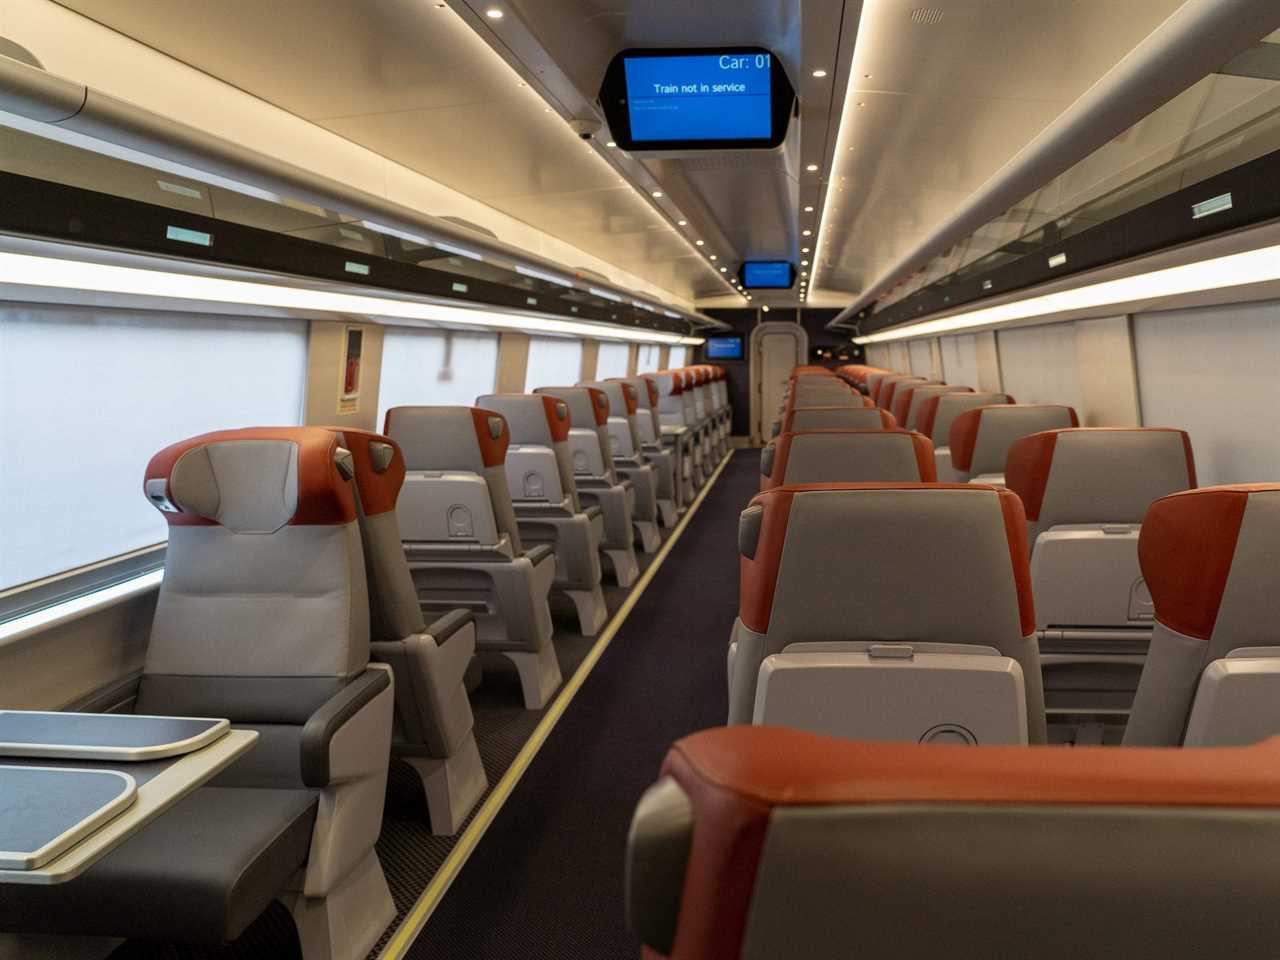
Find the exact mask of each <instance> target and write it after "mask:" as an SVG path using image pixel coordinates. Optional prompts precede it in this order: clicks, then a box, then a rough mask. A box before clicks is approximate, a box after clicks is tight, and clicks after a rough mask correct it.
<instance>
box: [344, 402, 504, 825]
mask: <svg viewBox="0 0 1280 960" xmlns="http://www.w3.org/2000/svg"><path fill="white" fill-rule="evenodd" d="M334 429H335V430H336V431H337V432H338V437H339V440H340V442H341V443H342V445H343V447H344V448H345V449H347V450H349V451H350V452H351V460H352V463H353V466H354V469H355V501H356V515H357V517H358V519H359V522H360V538H361V540H362V542H363V545H364V566H365V572H366V574H367V576H368V582H369V620H370V650H371V652H372V656H373V658H374V659H375V660H379V661H381V662H382V663H385V664H387V665H388V666H390V667H391V668H392V672H393V673H394V675H395V704H396V713H395V718H396V722H395V727H394V729H393V731H392V742H391V751H392V753H393V754H394V755H396V756H398V757H399V758H400V759H401V760H402V761H403V762H404V763H405V764H407V765H408V766H409V767H410V768H411V769H412V770H413V771H414V773H416V774H417V775H418V778H419V779H420V780H421V781H422V786H423V791H424V795H425V797H426V801H427V815H428V818H429V820H430V822H431V832H432V833H435V834H437V835H441V836H448V835H451V834H454V833H457V832H458V830H459V829H460V828H461V827H462V822H463V821H464V820H465V819H466V818H467V815H468V814H469V813H470V812H471V810H472V809H473V808H474V807H475V805H476V803H477V801H479V799H480V797H481V795H483V793H484V791H485V789H486V788H487V787H488V784H489V781H488V777H487V775H486V774H485V770H484V765H483V764H482V763H481V761H480V750H479V748H478V747H477V745H476V738H475V730H474V727H475V718H474V716H473V715H472V713H471V703H470V701H469V700H468V699H467V688H466V680H465V678H466V673H467V668H468V667H469V666H470V665H471V662H472V658H473V657H474V655H475V648H476V627H475V618H474V617H473V616H472V614H471V612H470V611H469V610H461V609H459V610H451V611H449V612H448V613H445V614H442V615H440V616H437V617H435V619H434V620H433V621H432V622H431V623H430V624H427V623H426V621H425V620H424V618H423V616H422V608H421V606H420V605H419V603H418V594H417V591H416V590H415V589H414V585H413V575H412V574H411V573H410V572H409V565H408V563H407V562H406V560H405V556H404V546H403V543H402V538H401V536H400V525H399V523H398V522H397V520H396V500H397V499H398V497H399V496H400V490H401V488H402V487H403V486H404V478H405V465H404V454H403V453H401V451H400V448H399V446H398V445H397V444H396V442H395V441H394V440H392V439H391V438H390V437H385V436H382V435H381V434H377V433H372V432H370V431H367V430H357V429H353V428H351V427H343V428H340V429H339V428H336V427H335V428H334Z"/></svg>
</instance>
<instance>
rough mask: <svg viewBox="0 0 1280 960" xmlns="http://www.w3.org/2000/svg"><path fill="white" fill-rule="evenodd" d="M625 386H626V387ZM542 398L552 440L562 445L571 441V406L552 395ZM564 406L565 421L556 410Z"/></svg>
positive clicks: (542, 395)
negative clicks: (563, 442)
mask: <svg viewBox="0 0 1280 960" xmlns="http://www.w3.org/2000/svg"><path fill="white" fill-rule="evenodd" d="M624 386H625V385H624ZM538 396H540V397H542V409H543V410H544V411H545V412H546V414H547V428H548V429H549V430H550V431H551V439H552V440H554V441H555V442H556V443H560V442H562V441H564V440H568V439H569V428H570V427H572V426H573V417H572V416H570V414H569V405H568V404H567V403H565V402H564V401H563V400H560V399H558V398H557V397H554V396H552V395H551V394H547V393H542V394H538ZM561 404H563V405H564V419H563V420H562V419H560V417H559V416H557V415H556V409H557V407H559V406H560V405H561Z"/></svg>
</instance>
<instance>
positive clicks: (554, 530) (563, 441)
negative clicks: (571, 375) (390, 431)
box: [476, 393, 609, 637]
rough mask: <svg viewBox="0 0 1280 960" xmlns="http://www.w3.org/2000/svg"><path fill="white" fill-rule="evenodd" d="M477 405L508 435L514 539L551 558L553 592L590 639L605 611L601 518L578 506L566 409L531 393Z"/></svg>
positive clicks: (488, 398) (486, 398) (595, 511)
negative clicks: (498, 418) (544, 549)
mask: <svg viewBox="0 0 1280 960" xmlns="http://www.w3.org/2000/svg"><path fill="white" fill-rule="evenodd" d="M476 404H477V406H480V407H483V408H484V409H486V410H494V411H496V412H497V413H500V414H502V416H503V418H504V419H505V420H506V421H507V429H508V430H510V431H511V446H509V447H508V448H507V456H506V460H505V466H506V470H507V487H508V488H509V489H510V491H511V500H512V506H513V508H514V510H515V514H516V526H517V527H518V528H519V530H520V540H521V542H522V543H524V544H525V545H527V546H532V545H534V544H546V545H547V546H549V547H550V548H551V549H552V551H553V552H554V553H555V555H556V576H555V579H554V580H553V581H552V582H551V587H552V589H553V590H556V591H558V592H559V593H561V594H563V595H564V596H566V597H567V598H568V599H569V600H570V601H571V602H572V603H573V607H574V610H575V611H576V612H577V615H578V632H579V633H581V634H582V635H583V636H584V637H593V636H595V635H596V633H597V632H598V631H599V630H600V628H601V627H603V626H604V623H605V620H607V619H608V616H609V611H608V607H607V606H606V605H605V602H604V591H603V590H602V589H601V588H600V542H601V540H602V539H603V538H604V513H603V511H602V510H601V509H600V508H599V507H596V506H593V507H585V508H584V507H583V506H582V503H581V500H580V498H579V496H578V485H577V482H576V480H575V478H574V475H573V458H572V456H571V455H570V453H569V430H570V419H569V407H568V405H567V404H566V403H565V402H564V401H563V400H557V399H556V398H555V397H548V396H537V395H535V394H531V393H501V394H489V395H487V396H483V397H477V398H476Z"/></svg>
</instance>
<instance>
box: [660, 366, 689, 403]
mask: <svg viewBox="0 0 1280 960" xmlns="http://www.w3.org/2000/svg"><path fill="white" fill-rule="evenodd" d="M657 375H658V376H668V377H670V378H671V396H673V397H678V396H680V394H682V393H684V375H683V374H681V373H680V371H679V370H659V371H658V374H657Z"/></svg>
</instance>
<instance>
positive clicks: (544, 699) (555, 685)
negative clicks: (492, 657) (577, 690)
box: [502, 643, 561, 710]
mask: <svg viewBox="0 0 1280 960" xmlns="http://www.w3.org/2000/svg"><path fill="white" fill-rule="evenodd" d="M502 656H504V657H506V658H507V659H508V660H509V661H511V664H512V666H514V667H515V668H516V673H517V674H519V676H520V692H521V693H522V694H523V696H524V707H525V709H526V710H541V709H542V708H543V707H545V706H546V705H547V703H548V702H549V701H550V700H551V695H552V694H553V693H555V692H556V691H557V690H558V689H559V688H560V681H561V676H560V661H559V660H557V659H556V651H555V647H553V646H552V645H551V644H549V643H548V644H547V645H546V646H545V647H543V648H542V649H541V650H538V651H537V652H536V653H529V652H525V651H517V650H504V651H502Z"/></svg>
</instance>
